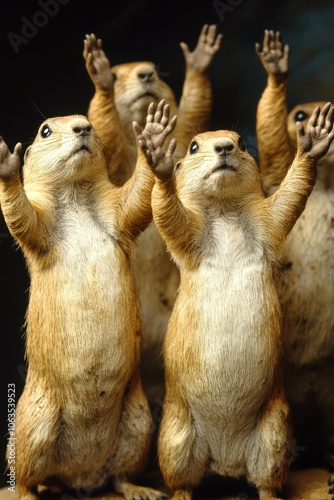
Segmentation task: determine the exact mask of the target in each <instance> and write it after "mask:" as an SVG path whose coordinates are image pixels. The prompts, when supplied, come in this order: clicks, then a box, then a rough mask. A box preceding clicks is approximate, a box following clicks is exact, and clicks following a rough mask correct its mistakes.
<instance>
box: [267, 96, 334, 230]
mask: <svg viewBox="0 0 334 500" xmlns="http://www.w3.org/2000/svg"><path fill="white" fill-rule="evenodd" d="M333 122H334V106H332V105H331V104H330V103H327V104H326V105H325V106H324V107H323V108H322V109H321V110H320V107H319V106H318V107H316V109H315V110H314V112H313V114H312V116H311V118H310V120H309V122H308V124H307V127H306V131H304V128H303V125H302V123H301V122H297V123H296V128H297V153H296V156H295V159H294V161H293V163H292V165H291V167H290V168H289V170H288V173H287V174H286V176H285V178H284V180H283V182H282V183H281V185H280V187H279V189H278V190H277V192H276V193H275V194H273V195H272V196H271V197H270V198H268V200H267V201H268V202H269V204H270V209H271V212H272V216H273V221H274V223H273V231H276V230H277V231H282V233H283V237H286V236H287V235H288V234H289V232H290V231H291V229H292V227H293V225H294V224H295V222H296V220H297V219H298V217H299V216H300V215H301V213H302V212H303V210H304V208H305V205H306V202H307V199H308V197H309V196H310V194H311V192H312V189H313V186H314V184H315V181H316V175H317V171H316V167H317V162H318V160H320V158H322V156H324V155H325V154H326V153H327V151H328V149H329V147H330V145H331V143H332V141H333V139H334V130H333Z"/></svg>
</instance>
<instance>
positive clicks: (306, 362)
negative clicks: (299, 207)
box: [257, 31, 334, 467]
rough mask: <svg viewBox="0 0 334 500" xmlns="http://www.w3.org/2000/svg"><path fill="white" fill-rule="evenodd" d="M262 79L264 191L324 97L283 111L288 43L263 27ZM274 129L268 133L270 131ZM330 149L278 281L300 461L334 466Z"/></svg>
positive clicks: (333, 157)
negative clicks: (299, 128)
mask: <svg viewBox="0 0 334 500" xmlns="http://www.w3.org/2000/svg"><path fill="white" fill-rule="evenodd" d="M257 53H258V55H259V58H260V60H261V62H262V64H263V66H264V68H265V70H266V72H267V75H268V81H267V86H266V88H265V90H264V92H263V94H262V96H261V99H260V101H259V104H258V111H257V138H258V146H259V157H260V163H261V166H262V171H261V176H262V179H263V184H264V187H265V190H266V192H267V193H273V192H275V190H276V189H277V186H278V185H279V183H280V182H281V180H282V179H283V177H284V175H285V174H286V171H287V169H288V166H289V164H290V162H291V161H292V158H293V155H294V152H295V151H296V134H295V132H294V128H295V123H296V121H297V120H299V121H301V122H302V123H304V124H305V123H307V121H308V119H309V117H310V116H311V114H312V111H313V110H314V108H315V107H316V106H323V105H324V102H323V101H317V102H308V103H300V104H298V105H296V106H294V108H293V109H291V111H290V112H289V113H288V111H287V104H286V98H287V71H288V53H289V47H288V46H287V45H283V44H282V42H281V38H280V34H279V33H274V32H268V31H267V32H266V33H265V37H264V41H263V46H262V48H261V49H260V46H259V45H258V47H257ZM273 130H274V133H273ZM333 167H334V148H333V145H332V146H331V147H330V149H329V151H328V152H327V154H326V155H325V156H324V157H323V158H322V159H321V160H320V161H319V162H318V170H317V172H318V173H317V181H316V184H315V187H314V190H313V192H312V194H311V196H310V198H309V199H308V201H307V203H306V207H305V210H304V212H303V214H302V216H301V217H300V218H299V220H298V221H297V222H296V225H295V226H294V228H293V229H292V231H291V233H290V235H289V236H288V238H287V241H286V247H285V256H284V261H283V272H282V277H281V280H280V281H279V283H278V286H279V296H280V303H281V306H282V310H283V326H284V331H285V342H286V369H285V374H286V375H285V379H286V394H287V398H288V401H289V403H290V406H291V411H292V421H293V424H294V428H295V432H296V437H297V441H298V444H299V445H300V447H301V448H302V449H303V450H304V451H303V452H302V453H301V456H300V458H299V460H301V461H303V460H304V461H305V462H306V463H313V464H318V465H323V464H325V465H327V466H330V467H333V466H334V420H333V413H334V394H333V382H334V315H333V312H332V310H333V303H334V253H333V242H334V227H333V220H334V190H333V187H334V168H333Z"/></svg>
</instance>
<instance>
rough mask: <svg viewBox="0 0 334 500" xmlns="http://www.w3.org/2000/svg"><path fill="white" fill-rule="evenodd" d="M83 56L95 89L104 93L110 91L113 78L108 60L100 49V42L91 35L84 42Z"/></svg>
mask: <svg viewBox="0 0 334 500" xmlns="http://www.w3.org/2000/svg"><path fill="white" fill-rule="evenodd" d="M83 56H84V59H85V61H86V69H87V72H88V74H89V76H90V78H91V80H92V82H93V83H94V85H95V87H97V88H100V89H101V90H104V91H106V92H109V91H111V90H112V88H113V85H114V77H113V75H112V73H111V71H110V63H109V59H108V58H107V56H106V55H105V53H104V50H103V49H102V40H101V39H100V38H98V39H97V38H96V36H95V35H94V34H93V33H92V34H91V35H86V38H85V40H84V51H83Z"/></svg>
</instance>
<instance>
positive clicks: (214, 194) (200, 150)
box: [175, 130, 261, 204]
mask: <svg viewBox="0 0 334 500" xmlns="http://www.w3.org/2000/svg"><path fill="white" fill-rule="evenodd" d="M175 180H176V186H177V191H178V193H179V196H180V198H181V200H182V201H183V202H186V200H187V201H188V200H189V201H195V202H196V200H201V203H202V204H206V203H207V202H208V203H211V202H212V201H213V200H216V201H222V202H225V201H226V202H227V201H237V200H240V199H241V198H242V196H244V195H245V194H250V193H253V192H255V193H258V192H259V191H261V183H260V175H259V168H258V165H257V163H256V161H255V159H254V158H253V157H252V156H251V155H250V154H249V153H248V152H247V150H246V146H245V144H244V142H243V140H242V139H241V137H240V136H239V134H237V133H236V132H233V131H229V130H218V131H215V132H204V133H202V134H198V135H196V136H195V137H194V138H193V139H192V141H191V143H190V145H189V148H188V151H187V154H186V156H185V157H184V158H183V159H182V160H180V161H179V162H178V163H177V164H176V165H175Z"/></svg>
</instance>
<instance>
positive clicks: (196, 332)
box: [152, 104, 334, 500]
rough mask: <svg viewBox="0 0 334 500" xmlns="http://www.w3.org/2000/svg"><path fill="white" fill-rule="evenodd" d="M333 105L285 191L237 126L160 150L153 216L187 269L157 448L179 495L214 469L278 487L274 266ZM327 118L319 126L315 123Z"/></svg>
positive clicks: (169, 344) (173, 326)
mask: <svg viewBox="0 0 334 500" xmlns="http://www.w3.org/2000/svg"><path fill="white" fill-rule="evenodd" d="M333 120H334V108H333V107H331V106H330V104H327V105H326V106H325V107H324V108H323V109H322V110H321V111H320V109H319V108H317V109H316V110H315V111H314V113H313V115H312V117H311V119H310V122H309V124H308V126H307V128H306V132H304V129H303V126H302V125H301V124H300V123H297V131H298V150H297V153H296V157H295V159H294V161H293V163H292V165H291V167H290V169H289V171H288V173H287V175H286V177H285V178H284V180H283V182H282V183H281V186H280V187H279V189H278V190H277V192H276V193H275V194H274V195H273V196H270V197H267V198H266V197H265V196H264V193H263V191H262V188H261V179H260V173H259V169H258V165H257V164H256V162H255V160H254V159H253V158H252V156H251V155H249V154H248V152H247V151H246V148H245V145H244V143H243V142H242V140H241V138H240V136H239V135H238V134H237V133H236V132H232V131H226V130H220V131H215V132H205V133H202V134H199V135H197V136H195V137H194V138H193V140H192V141H191V143H190V146H189V148H188V152H187V154H186V156H185V158H184V159H182V160H180V161H179V162H177V163H176V165H175V167H174V163H173V159H172V157H170V155H166V156H165V157H163V156H162V158H161V159H160V161H159V162H157V163H156V167H155V168H153V170H154V173H155V175H156V181H155V185H154V187H153V190H152V210H153V218H154V221H155V223H156V225H157V228H158V230H159V231H160V233H161V235H162V237H163V238H164V240H165V241H166V245H167V248H168V250H169V252H170V253H171V255H172V257H173V259H174V260H175V262H176V264H177V265H178V267H179V269H180V276H181V279H180V287H179V290H178V295H177V299H176V302H175V305H174V309H173V312H172V315H171V318H170V321H169V324H168V329H167V332H166V336H165V339H164V350H163V356H164V364H165V373H166V396H165V400H164V406H163V415H162V420H161V423H160V429H159V436H158V457H159V463H160V468H161V472H162V474H163V477H164V479H165V482H166V484H167V486H168V487H169V488H171V489H172V491H173V497H172V498H173V499H174V500H175V499H183V500H186V499H190V498H191V495H192V489H193V487H194V486H196V485H198V484H199V483H200V481H201V480H202V478H203V477H204V476H205V475H206V474H207V473H209V472H214V473H218V474H221V475H223V476H232V477H240V476H245V477H246V478H247V479H248V481H249V482H251V483H253V484H254V485H255V486H256V487H257V489H258V492H259V496H260V499H261V500H269V499H274V498H276V496H275V490H276V489H279V488H280V487H281V486H282V483H283V482H284V480H285V477H286V473H287V470H288V467H289V463H290V462H291V460H292V459H293V456H294V448H293V440H292V434H291V429H290V424H289V410H288V406H287V404H286V400H285V396H284V387H283V372H282V356H283V342H282V331H281V312H280V306H279V301H278V295H277V277H278V272H279V268H280V261H281V258H282V255H283V250H284V241H285V239H286V237H287V235H288V233H289V232H290V231H291V229H292V227H293V225H294V223H295V221H296V220H297V218H298V217H299V216H300V214H301V213H302V211H303V209H304V206H305V203H306V200H307V198H308V196H309V195H310V193H311V191H312V188H313V185H314V183H315V179H316V163H317V160H318V159H319V158H320V157H321V156H322V155H324V154H325V153H326V151H327V149H328V148H329V145H330V143H331V141H332V140H333V138H334V131H332V126H333ZM322 122H325V123H326V125H325V126H324V128H323V129H322V130H321V132H320V133H319V131H318V127H317V126H318V124H320V123H322Z"/></svg>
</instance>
